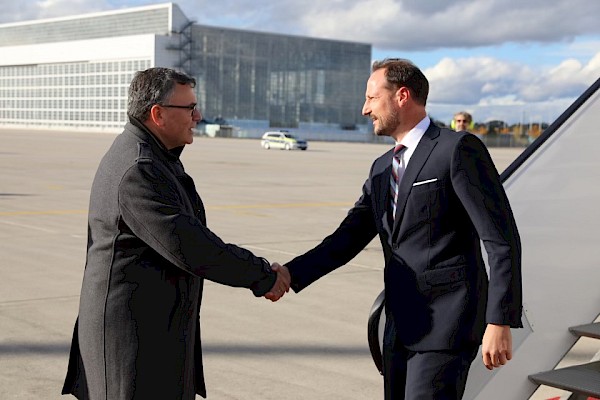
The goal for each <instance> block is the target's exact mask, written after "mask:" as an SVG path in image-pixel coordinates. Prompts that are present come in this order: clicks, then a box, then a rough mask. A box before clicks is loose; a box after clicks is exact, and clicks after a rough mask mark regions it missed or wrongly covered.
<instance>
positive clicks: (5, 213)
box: [0, 202, 352, 217]
mask: <svg viewBox="0 0 600 400" xmlns="http://www.w3.org/2000/svg"><path fill="white" fill-rule="evenodd" d="M351 206H352V204H351V203H345V202H329V203H279V204H229V205H222V206H207V207H206V209H207V210H249V209H261V208H262V209H265V208H266V209H269V208H319V207H351ZM87 212H88V211H87V210H39V211H0V216H6V217H9V216H10V217H14V216H19V215H70V214H87Z"/></svg>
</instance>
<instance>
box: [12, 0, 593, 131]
mask: <svg viewBox="0 0 600 400" xmlns="http://www.w3.org/2000/svg"><path fill="white" fill-rule="evenodd" d="M2 3H3V4H2V11H3V12H2V13H0V23H6V22H20V21H28V20H34V19H42V18H54V17H63V16H70V15H77V14H82V13H88V12H98V11H108V10H116V9H121V8H127V7H137V6H144V5H151V4H159V3H165V1H152V0H93V1H92V0H19V1H11V2H9V1H7V0H3V1H2ZM175 3H176V4H177V5H178V6H179V7H180V8H181V10H182V11H183V12H184V14H185V15H186V16H187V17H188V18H190V19H193V20H195V22H196V23H198V24H203V25H211V26H220V27H228V28H236V29H247V30H254V31H262V32H272V33H280V34H286V35H299V36H308V37H316V38H323V39H335V40H345V41H355V42H361V43H368V44H371V45H372V48H373V53H372V58H373V59H374V60H378V59H383V58H385V57H400V58H406V59H409V60H411V61H413V62H414V63H415V64H416V65H417V66H419V67H420V68H421V69H422V70H423V72H424V74H425V76H426V77H427V78H428V80H429V83H430V93H429V99H428V104H427V109H428V112H429V114H430V115H431V116H432V117H433V118H435V119H437V120H441V121H444V122H447V123H449V121H450V120H451V119H452V115H453V114H454V113H455V112H457V111H462V110H464V111H468V112H470V113H472V114H473V119H474V120H475V121H476V122H489V121H492V120H501V121H505V122H507V123H509V124H514V123H520V122H522V123H532V122H534V123H537V122H546V123H551V122H553V121H554V120H555V119H556V118H558V117H559V116H560V115H561V114H562V113H563V112H564V111H565V110H566V109H567V108H568V107H569V106H570V105H571V104H572V103H573V102H574V101H575V100H576V99H577V97H579V96H580V95H581V94H582V93H583V92H584V91H585V90H586V89H587V88H589V87H590V86H591V85H592V84H593V83H594V82H595V81H596V80H598V79H600V23H598V21H599V20H600V1H597V0H568V1H565V0H525V1H524V0H477V1H473V0H318V1H306V0H279V1H274V0H220V1H218V2H216V1H213V0H210V1H208V0H205V1H201V0H180V1H175ZM365 81H366V78H365ZM357 112H360V110H357Z"/></svg>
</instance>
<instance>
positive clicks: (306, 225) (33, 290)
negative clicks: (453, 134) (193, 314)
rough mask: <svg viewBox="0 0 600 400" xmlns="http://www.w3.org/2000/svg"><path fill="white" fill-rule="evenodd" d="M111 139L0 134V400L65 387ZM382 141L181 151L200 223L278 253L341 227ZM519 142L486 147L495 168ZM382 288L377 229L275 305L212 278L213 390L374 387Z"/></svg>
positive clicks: (214, 143)
mask: <svg viewBox="0 0 600 400" xmlns="http://www.w3.org/2000/svg"><path fill="white" fill-rule="evenodd" d="M113 139H114V135H113V134H104V133H81V132H62V131H61V132H58V131H25V130H23V131H20V130H2V131H0V143H1V144H0V399H15V400H21V399H23V400H24V399H27V400H29V399H60V398H66V397H61V396H60V391H61V388H62V382H63V379H64V375H65V372H66V367H67V361H68V351H69V345H70V340H71V334H72V329H73V323H74V322H75V318H76V316H77V308H78V304H79V290H80V287H81V279H82V274H83V268H84V262H85V248H86V232H87V225H86V218H87V206H88V201H89V189H90V186H91V183H92V179H93V176H94V173H95V170H96V167H97V165H98V162H99V161H100V158H101V157H102V155H103V154H104V152H105V151H106V150H107V148H108V147H109V146H110V144H111V143H112V141H113ZM388 148H389V145H385V144H362V143H339V142H336V143H333V142H310V143H309V149H308V150H307V151H282V150H264V149H262V148H261V147H260V146H259V141H258V140H249V139H218V138H204V137H197V138H196V139H195V143H194V144H193V145H191V146H187V147H186V149H185V151H184V152H183V155H182V161H183V163H184V165H185V167H186V171H187V172H188V174H190V175H191V176H192V177H193V178H194V180H195V183H196V187H197V190H198V192H199V193H200V195H201V197H202V199H203V201H204V204H205V206H206V210H207V220H208V226H209V228H210V229H211V230H213V232H215V233H216V234H217V235H219V236H220V237H221V238H222V239H223V240H224V241H226V242H231V243H236V244H238V245H241V246H243V247H246V248H248V249H250V250H252V251H253V252H254V253H255V254H257V255H259V256H263V257H265V258H267V259H268V260H270V261H278V262H282V263H284V262H286V261H288V260H290V259H291V258H293V257H294V256H296V255H298V254H302V253H303V252H304V251H306V250H308V249H310V248H312V247H313V246H314V245H316V244H317V243H319V242H320V241H321V239H323V238H324V237H325V236H326V235H328V234H329V233H331V232H332V231H333V230H334V229H335V228H336V227H337V225H338V224H339V222H340V221H341V220H342V219H343V218H344V216H345V214H346V212H347V210H348V208H349V207H351V206H352V204H353V203H354V201H355V200H356V199H357V198H358V196H359V195H360V190H361V186H362V183H363V182H364V180H365V178H366V177H367V174H368V172H369V168H370V166H371V163H372V161H373V160H374V159H375V158H376V157H377V156H378V155H380V154H382V153H383V152H385V151H386V150H387V149H388ZM522 150H523V149H520V148H517V149H507V148H498V149H494V148H492V149H491V154H492V157H493V158H494V161H495V163H496V165H497V168H498V169H499V170H500V171H502V170H503V169H504V168H505V167H506V166H508V165H509V164H510V162H512V160H514V159H515V158H516V157H517V156H518V154H520V152H521V151H522ZM382 286H383V258H382V254H381V248H380V245H379V243H378V239H375V240H374V241H373V242H372V243H371V244H370V245H369V246H368V247H367V248H366V249H365V250H364V251H363V252H362V253H361V254H359V255H358V256H357V257H356V258H355V259H354V260H352V261H351V262H350V263H349V264H348V265H346V266H345V267H343V268H340V269H339V270H337V271H335V272H333V273H331V274H330V275H328V276H326V277H324V278H323V279H321V280H320V281H318V282H316V283H315V284H313V285H312V286H310V287H308V288H307V289H305V290H304V291H303V292H301V293H300V294H294V293H291V292H290V293H289V294H287V295H286V296H285V297H284V298H283V299H282V300H281V301H279V302H277V303H271V302H270V301H267V300H265V299H262V298H255V297H254V296H253V295H252V293H251V292H250V291H249V290H247V289H239V288H230V287H226V286H223V285H219V284H216V283H213V282H208V281H207V282H206V285H205V291H204V297H203V303H202V309H201V327H202V343H203V355H204V372H205V378H206V384H207V390H208V398H209V399H213V400H238V399H261V400H271V399H273V400H275V399H286V400H306V399H312V400H325V399H327V400H329V399H347V400H359V399H360V400H364V399H380V398H382V397H383V389H382V378H381V376H380V375H379V373H378V372H377V370H376V368H375V366H374V364H373V362H372V360H371V356H370V353H369V350H368V345H367V337H366V331H367V318H368V314H369V311H370V308H371V305H372V304H373V301H374V299H375V297H376V296H377V295H378V294H379V293H380V291H381V290H382ZM548 397H550V396H548ZM198 398H200V397H198ZM540 398H541V397H540ZM546 398H547V397H546Z"/></svg>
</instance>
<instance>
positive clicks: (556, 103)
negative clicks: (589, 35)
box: [423, 52, 600, 122]
mask: <svg viewBox="0 0 600 400" xmlns="http://www.w3.org/2000/svg"><path fill="white" fill-rule="evenodd" d="M423 72H424V73H425V75H426V76H427V78H428V79H429V81H430V86H431V88H430V96H429V110H430V112H431V113H432V114H436V113H437V114H439V115H440V116H439V117H438V118H440V119H443V120H445V119H448V118H451V116H452V114H453V113H454V112H456V111H458V110H459V109H463V108H468V109H470V110H471V111H472V112H473V113H474V114H475V119H476V120H478V121H481V120H485V119H503V118H504V119H505V120H507V121H508V122H510V121H512V122H515V121H516V120H518V119H519V118H522V116H521V114H522V113H523V112H525V113H527V114H529V115H536V116H538V117H539V118H544V119H545V121H546V122H551V121H552V120H554V119H555V118H556V117H558V115H560V114H561V113H562V112H563V111H564V110H565V109H566V108H567V107H568V106H569V105H570V104H571V103H572V102H573V101H574V100H575V99H576V98H577V97H578V96H580V95H581V94H582V93H583V92H584V91H585V90H586V89H587V88H588V87H589V86H590V85H591V84H593V83H594V82H595V81H596V80H597V79H599V78H600V52H598V53H597V54H596V55H595V56H594V57H593V58H592V59H591V60H589V61H588V62H587V63H585V64H582V63H581V62H579V61H578V60H575V59H566V60H564V61H563V62H561V63H560V64H559V65H557V66H555V67H553V68H546V67H543V66H542V67H539V68H538V69H533V68H532V67H528V66H523V65H521V64H518V63H515V62H506V61H502V60H498V59H494V58H491V57H473V58H462V59H450V58H445V59H442V60H440V62H439V63H437V64H436V65H435V66H433V67H432V68H428V69H425V70H424V71H423ZM452 107H453V108H452ZM509 110H510V111H509ZM515 110H518V112H515ZM500 116H503V117H502V118H500Z"/></svg>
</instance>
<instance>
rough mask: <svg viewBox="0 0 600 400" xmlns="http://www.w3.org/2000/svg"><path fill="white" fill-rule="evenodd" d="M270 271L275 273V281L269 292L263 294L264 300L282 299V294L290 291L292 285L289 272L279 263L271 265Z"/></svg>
mask: <svg viewBox="0 0 600 400" xmlns="http://www.w3.org/2000/svg"><path fill="white" fill-rule="evenodd" d="M271 269H272V270H273V271H275V272H277V280H276V281H275V283H274V284H273V287H272V288H271V290H270V291H269V292H268V293H266V294H265V296H264V297H265V299H268V300H271V301H277V300H279V299H280V298H282V297H283V295H284V294H286V293H287V292H289V291H290V285H291V284H292V277H291V275H290V271H289V270H288V269H287V267H286V266H285V265H281V264H279V263H273V264H271Z"/></svg>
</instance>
